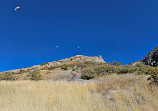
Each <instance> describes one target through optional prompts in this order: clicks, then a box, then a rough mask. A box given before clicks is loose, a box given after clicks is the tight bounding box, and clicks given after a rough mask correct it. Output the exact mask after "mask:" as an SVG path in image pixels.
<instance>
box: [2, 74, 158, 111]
mask: <svg viewBox="0 0 158 111" xmlns="http://www.w3.org/2000/svg"><path fill="white" fill-rule="evenodd" d="M121 78H124V79H126V80H123V79H121ZM134 78H135V79H134ZM141 78H142V77H141V76H140V77H138V78H136V77H134V76H133V78H130V77H126V76H116V77H106V78H105V81H106V82H105V81H104V83H99V84H97V83H81V82H66V81H63V82H53V81H39V82H33V81H14V82H6V81H1V82H0V111H157V109H158V89H157V88H156V87H152V88H151V87H150V86H149V85H148V84H147V82H146V81H145V80H144V79H141ZM132 80H133V81H132ZM138 80H139V81H138ZM125 81H126V82H125Z"/></svg>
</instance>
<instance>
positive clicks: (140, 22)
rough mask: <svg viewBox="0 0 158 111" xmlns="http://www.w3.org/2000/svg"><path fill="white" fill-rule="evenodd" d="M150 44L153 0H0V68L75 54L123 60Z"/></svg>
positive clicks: (157, 10) (155, 33) (155, 20)
mask: <svg viewBox="0 0 158 111" xmlns="http://www.w3.org/2000/svg"><path fill="white" fill-rule="evenodd" d="M16 6H20V7H21V8H20V9H19V10H17V11H16V12H15V11H14V8H15V7H16ZM57 45H59V48H58V49H57V48H56V46H57ZM78 45H79V46H80V49H78V48H77V47H78ZM156 46H158V1H157V0H0V71H5V70H11V69H16V68H22V67H28V66H32V65H36V64H40V63H45V62H49V61H55V60H58V59H63V58H68V57H71V56H74V55H77V54H82V55H87V56H95V55H102V56H103V58H104V59H105V61H107V62H112V61H119V62H122V63H123V64H128V63H130V62H133V61H137V60H140V59H142V58H143V57H144V56H145V55H146V54H147V53H148V52H149V51H150V50H152V49H153V48H154V47H156Z"/></svg>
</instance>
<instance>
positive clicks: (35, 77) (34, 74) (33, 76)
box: [30, 70, 42, 81]
mask: <svg viewBox="0 0 158 111" xmlns="http://www.w3.org/2000/svg"><path fill="white" fill-rule="evenodd" d="M41 79H42V78H41V74H40V71H39V70H36V71H34V72H32V73H31V77H30V80H35V81H39V80H41Z"/></svg>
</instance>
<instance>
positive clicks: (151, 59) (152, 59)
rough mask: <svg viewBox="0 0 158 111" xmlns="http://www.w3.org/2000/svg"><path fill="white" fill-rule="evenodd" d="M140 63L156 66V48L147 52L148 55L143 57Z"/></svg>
mask: <svg viewBox="0 0 158 111" xmlns="http://www.w3.org/2000/svg"><path fill="white" fill-rule="evenodd" d="M141 62H142V63H144V64H145V65H150V66H158V47H156V48H155V49H154V50H152V51H151V52H149V54H148V55H147V56H145V57H144V58H143V59H142V60H141Z"/></svg>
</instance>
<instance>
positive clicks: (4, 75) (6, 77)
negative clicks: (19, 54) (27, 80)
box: [0, 72, 15, 81]
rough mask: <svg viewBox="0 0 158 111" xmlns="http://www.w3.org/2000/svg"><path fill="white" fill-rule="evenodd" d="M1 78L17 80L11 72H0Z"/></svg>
mask: <svg viewBox="0 0 158 111" xmlns="http://www.w3.org/2000/svg"><path fill="white" fill-rule="evenodd" d="M0 80H10V81H11V80H15V78H14V77H13V75H12V73H11V72H6V73H2V74H0Z"/></svg>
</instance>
